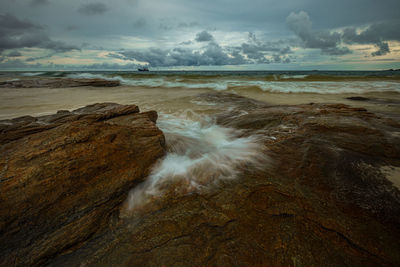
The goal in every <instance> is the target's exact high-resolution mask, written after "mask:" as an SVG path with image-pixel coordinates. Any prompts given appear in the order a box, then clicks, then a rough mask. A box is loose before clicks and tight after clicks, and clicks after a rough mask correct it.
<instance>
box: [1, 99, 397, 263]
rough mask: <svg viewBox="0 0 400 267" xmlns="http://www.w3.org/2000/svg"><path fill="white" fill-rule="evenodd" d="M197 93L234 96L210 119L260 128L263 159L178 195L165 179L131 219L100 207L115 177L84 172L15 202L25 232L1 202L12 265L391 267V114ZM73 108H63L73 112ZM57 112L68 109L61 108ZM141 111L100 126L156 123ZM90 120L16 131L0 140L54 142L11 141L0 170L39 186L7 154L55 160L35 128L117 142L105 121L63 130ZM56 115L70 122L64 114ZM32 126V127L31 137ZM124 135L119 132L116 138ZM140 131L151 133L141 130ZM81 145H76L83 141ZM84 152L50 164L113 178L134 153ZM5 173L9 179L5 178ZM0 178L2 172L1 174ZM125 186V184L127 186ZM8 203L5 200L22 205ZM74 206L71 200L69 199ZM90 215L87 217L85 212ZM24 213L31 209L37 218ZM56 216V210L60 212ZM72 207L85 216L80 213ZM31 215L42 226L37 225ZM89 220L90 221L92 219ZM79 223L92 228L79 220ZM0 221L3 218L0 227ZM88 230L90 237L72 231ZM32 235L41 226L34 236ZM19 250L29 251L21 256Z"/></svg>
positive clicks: (246, 131) (245, 130)
mask: <svg viewBox="0 0 400 267" xmlns="http://www.w3.org/2000/svg"><path fill="white" fill-rule="evenodd" d="M200 98H201V99H202V100H207V101H218V102H219V103H226V104H227V105H229V107H232V106H233V107H234V109H233V111H227V112H226V113H224V114H219V115H218V116H217V122H218V123H219V124H221V125H224V126H227V127H233V128H237V129H238V130H240V131H238V133H240V134H241V135H244V136H246V135H250V134H257V135H259V136H260V138H261V142H260V147H261V149H260V151H263V153H266V154H267V155H268V156H269V157H270V158H271V159H272V163H271V164H270V165H267V164H266V165H265V166H263V167H261V168H255V167H254V166H252V165H251V164H243V166H241V168H240V171H241V174H240V175H239V177H238V178H237V179H236V180H230V181H225V182H221V183H220V184H218V185H216V186H215V187H212V188H209V190H205V191H200V192H191V193H184V192H185V190H179V187H180V186H184V185H182V184H180V183H179V182H177V183H173V184H171V185H170V190H169V191H167V192H166V193H165V194H164V195H162V196H161V197H158V198H157V197H155V198H154V200H153V201H152V202H150V203H149V204H147V206H145V207H142V208H141V209H140V210H138V211H136V213H135V214H133V215H132V217H130V216H127V217H123V218H122V219H117V218H116V217H113V216H112V215H108V214H109V213H107V212H105V210H109V209H105V208H104V206H107V207H109V206H108V204H106V203H109V202H107V201H106V200H104V199H103V197H104V195H103V194H104V192H105V193H106V195H108V196H109V194H111V193H110V192H109V188H108V187H111V188H114V186H115V185H113V184H111V183H114V181H112V182H111V181H110V182H109V183H106V182H104V183H105V184H107V186H106V187H101V185H99V183H100V182H98V183H97V182H96V181H93V182H92V180H90V183H91V184H90V187H89V186H87V185H86V184H84V183H83V182H82V183H80V184H79V188H75V187H72V186H71V185H69V184H68V185H65V184H63V189H64V190H63V189H57V190H59V191H58V192H72V196H74V197H69V198H68V197H64V196H62V197H61V196H58V198H57V201H53V202H51V203H61V204H62V205H57V207H54V206H52V205H51V204H48V205H42V206H41V207H42V209H40V212H38V211H37V210H36V211H35V210H34V209H35V205H34V204H32V205H31V207H32V208H31V209H23V210H24V212H25V213H27V214H28V215H26V217H25V216H24V215H23V216H22V218H29V220H31V221H33V224H32V229H31V230H25V228H26V227H25V228H23V230H21V229H19V228H18V222H24V223H22V224H21V225H24V226H27V225H28V226H29V225H30V224H29V221H28V220H27V219H26V221H21V220H19V219H18V218H19V217H17V215H15V214H19V216H21V213H20V212H19V211H20V210H18V209H17V208H16V209H15V210H12V208H11V207H10V206H8V208H7V209H2V211H4V210H7V211H8V212H9V213H10V214H11V215H13V216H14V217H12V218H14V220H13V221H9V222H8V224H7V225H5V226H2V228H1V229H11V230H12V231H13V232H11V233H10V231H3V232H1V233H2V234H1V237H2V239H1V240H2V242H1V244H4V242H5V241H4V240H6V239H7V238H11V240H14V243H11V245H12V246H11V245H10V247H8V246H2V247H1V249H2V252H1V253H2V254H1V255H7V253H11V252H14V254H12V256H7V257H6V256H2V257H6V258H5V259H7V260H9V259H12V260H15V262H17V263H27V262H28V263H46V264H49V265H52V266H79V265H84V266H85V265H88V266H170V265H174V266H208V265H211V266H232V265H234V266H399V265H400V254H399V251H400V241H399V240H400V231H399V229H400V227H399V226H400V221H399V218H400V191H399V190H398V189H397V188H396V187H394V186H393V184H392V183H391V182H389V181H388V180H387V179H386V177H385V173H383V172H381V171H380V170H381V167H382V166H400V162H399V158H400V138H399V137H400V136H399V134H398V133H399V132H400V124H399V123H398V122H396V121H394V120H391V119H387V118H384V117H379V116H377V115H375V114H372V113H369V112H368V111H366V110H364V109H358V108H352V107H349V106H346V105H341V104H310V105H297V106H270V105H267V104H265V103H262V102H259V101H255V100H248V99H246V98H243V97H240V96H236V95H231V94H209V95H202V96H200ZM227 110H228V109H227ZM72 113H73V114H72V115H70V116H81V114H74V112H72ZM94 114H95V115H96V112H94ZM61 115H67V114H66V112H63V113H62V114H61ZM61 115H60V116H61ZM146 117H147V118H149V117H150V118H152V120H154V118H156V114H155V113H154V112H151V113H139V114H135V115H126V116H115V117H113V118H111V119H108V120H107V121H106V123H105V124H107V129H114V128H113V127H120V126H121V124H122V125H125V126H124V128H123V129H125V130H126V131H128V129H130V128H128V129H127V128H126V125H130V127H132V129H135V130H136V128H135V127H136V126H137V125H143V128H144V129H154V128H151V127H152V126H151V125H153V124H152V121H151V120H148V119H146ZM70 118H71V117H70ZM79 118H80V117H79ZM88 118H90V124H94V125H98V124H101V123H103V124H104V121H100V122H99V121H98V117H97V115H96V116H94V115H93V117H92V116H89V117H86V119H77V120H74V121H73V122H72V123H69V122H68V123H64V124H62V125H61V126H58V127H57V128H53V129H51V130H44V131H42V132H40V133H36V134H32V135H31V138H29V139H28V137H22V138H20V139H18V140H15V141H11V142H8V143H6V144H5V145H3V146H2V148H3V147H6V146H8V145H9V144H13V143H14V142H15V143H18V144H20V145H22V143H21V142H22V141H23V140H25V141H24V142H26V143H32V145H33V144H36V147H38V148H41V147H42V146H45V145H48V146H49V147H51V148H54V149H50V148H48V147H47V146H46V149H35V150H34V152H33V148H31V150H29V149H28V150H27V153H24V155H23V156H22V153H23V151H25V150H23V149H21V150H20V154H21V155H20V156H19V158H20V160H15V161H13V162H15V163H13V164H14V165H9V166H11V167H9V168H8V169H7V168H5V167H2V169H1V170H2V172H3V173H4V172H5V171H7V170H9V169H17V168H20V169H19V170H20V172H23V173H29V175H28V174H26V175H24V176H23V177H27V178H26V180H25V181H26V182H25V183H23V184H19V186H20V188H24V186H25V187H28V189H29V190H28V192H38V190H37V188H33V186H39V185H41V184H40V183H41V181H42V180H41V179H40V178H36V179H37V181H38V182H37V183H36V184H30V183H29V181H30V180H29V179H32V178H30V177H38V176H34V173H32V172H33V169H31V168H32V166H34V165H33V164H31V165H27V167H26V166H25V165H21V167H19V165H17V164H27V163H26V162H33V161H34V160H36V161H37V162H40V159H44V162H43V163H42V164H50V166H51V164H53V162H58V161H57V159H58V158H57V157H58V156H59V153H61V149H60V148H58V147H57V146H55V145H54V144H55V141H54V140H53V138H49V139H48V140H43V139H40V138H39V137H42V136H41V135H44V134H45V133H46V132H50V131H56V130H57V129H60V131H63V132H65V133H67V134H66V136H64V137H63V138H65V139H62V140H63V142H64V143H65V142H66V143H67V144H70V143H71V142H72V141H71V140H76V141H77V143H78V144H80V143H82V144H90V145H92V146H95V144H96V143H101V146H102V147H111V146H109V145H106V143H107V142H110V143H111V144H114V143H115V142H118V140H119V139H118V138H122V136H123V135H122V136H120V135H118V134H115V135H113V134H112V133H111V132H106V133H104V134H103V132H102V131H105V128H103V127H100V126H98V127H100V128H97V129H101V130H98V132H96V134H95V136H96V137H97V139H91V138H94V137H91V136H89V137H88V136H87V135H84V134H79V132H76V131H74V130H72V129H70V128H68V127H76V126H75V125H76V124H80V123H84V122H87V121H88V120H89V119H88ZM20 120H21V122H20V123H22V121H23V122H24V123H28V124H29V123H35V122H34V119H32V118H31V117H25V118H23V119H22V118H21V119H20ZM39 120H43V119H39ZM60 120H68V116H66V117H63V118H62V119H61V118H60ZM64 126H65V127H64ZM85 127H86V126H85ZM108 127H110V128H108ZM153 127H154V126H153ZM74 129H76V128H74ZM118 129H119V128H118ZM110 131H111V130H110ZM121 131H122V130H121ZM131 131H132V130H131ZM85 132H86V131H85ZM108 133H110V134H108ZM34 136H38V137H35V138H33V137H34ZM48 136H52V135H48ZM56 136H57V135H56ZM69 136H71V137H69ZM101 136H104V138H101ZM106 136H107V138H106ZM137 136H140V134H138V135H137ZM57 138H61V137H57ZM126 138H128V137H124V138H122V139H124V140H125V139H126ZM147 138H149V137H146V140H147ZM67 140H69V141H67ZM79 140H88V141H79ZM90 140H93V142H90ZM28 141H29V142H28ZM120 142H121V141H120ZM64 143H63V144H64ZM39 144H41V146H39ZM57 144H58V143H57ZM107 144H108V143H107ZM131 145H132V146H134V144H131ZM167 145H168V144H167ZM64 146H65V147H66V148H68V147H69V146H70V149H69V150H68V149H67V150H66V149H63V150H62V151H65V152H66V153H68V154H69V155H82V154H84V153H83V151H80V150H78V152H75V150H74V149H77V148H79V146H76V145H74V146H71V145H64ZM124 146H125V144H124ZM14 149H17V148H14ZM85 149H86V147H83V148H82V150H85ZM121 149H122V144H121ZM2 151H3V150H2ZM6 151H11V150H6ZM30 151H31V152H30ZM85 151H89V152H88V153H89V155H87V156H85V157H83V158H82V159H81V157H77V159H78V162H76V161H73V162H75V164H72V163H71V165H70V163H68V162H69V161H67V163H61V162H60V163H59V164H60V166H62V167H60V171H58V172H57V173H61V172H63V170H71V171H72V170H73V169H74V168H77V169H79V170H80V172H79V175H78V174H77V173H74V175H69V176H68V177H72V178H73V177H76V176H78V177H83V175H80V173H81V172H83V173H85V174H86V175H84V177H86V178H85V179H91V178H89V177H91V176H92V175H94V174H96V173H99V171H93V169H96V168H100V169H101V171H103V172H104V173H108V174H109V175H110V176H112V177H120V176H119V175H114V174H121V173H122V174H123V173H124V172H125V170H124V169H125V168H129V170H131V172H134V167H130V166H128V164H127V165H126V166H122V165H120V164H122V163H120V161H121V162H126V158H128V157H130V158H129V160H131V158H136V157H135V154H134V155H129V153H130V151H131V149H126V150H124V151H125V152H124V153H126V154H124V156H123V157H122V156H121V157H118V158H114V157H116V156H111V157H113V158H111V159H109V161H108V164H112V163H111V162H114V163H113V164H117V166H116V167H115V168H112V169H110V170H108V169H107V168H106V167H104V165H103V164H102V163H103V162H102V161H101V160H100V158H102V159H103V160H107V159H108V157H107V158H106V157H104V156H102V155H98V154H101V153H103V152H102V151H103V150H102V149H101V150H100V149H98V150H93V152H90V151H91V150H89V149H86V150H85ZM107 151H108V150H107ZM2 153H3V152H2ZM52 153H56V154H52ZM48 154H52V155H54V157H52V158H46V156H45V155H48ZM114 154H115V153H110V154H109V155H114ZM2 155H4V154H2ZM16 155H17V154H16ZM18 155H19V154H18ZM59 157H60V158H61V156H59ZM92 157H94V158H96V164H95V165H91V163H90V162H89V159H90V158H92ZM15 158H16V157H15ZM79 159H81V160H79ZM63 162H65V158H64V160H63ZM134 162H136V161H134ZM57 164H58V163H57ZM62 164H64V165H62ZM135 164H136V163H135ZM2 166H4V165H2ZM82 166H87V167H85V168H83V167H82ZM127 166H128V167H127ZM135 168H137V167H136V166H135ZM49 169H50V170H53V168H49ZM71 171H70V172H71ZM64 172H65V171H64ZM43 173H45V171H43ZM57 175H59V174H57ZM63 175H65V176H67V174H63ZM95 176H96V175H95ZM2 177H3V176H2ZM21 177H22V176H21ZM40 177H41V176H40ZM97 177H99V175H97ZM100 177H103V176H100ZM28 178H29V179H28ZM12 179H15V178H11V177H10V180H12ZM81 179H84V178H81ZM97 179H98V178H97ZM103 179H104V180H106V178H105V177H103V178H101V179H100V180H101V181H103ZM114 179H117V181H116V182H117V184H118V183H119V182H118V178H114ZM43 181H44V183H47V184H46V185H42V187H40V189H45V188H47V187H48V188H57V187H56V186H55V185H53V184H52V183H51V181H50V180H49V179H47V180H46V179H45V180H43ZM107 181H108V180H107ZM4 182H7V181H2V183H4ZM37 184H39V185H37ZM183 184H184V183H183ZM85 185H86V186H85ZM134 185H135V183H134V182H132V183H131V186H134ZM68 186H69V187H68ZM92 187H93V189H92ZM65 188H71V189H68V190H65ZM96 188H97V189H96ZM2 190H3V188H2ZM19 190H22V192H24V191H23V190H27V189H18V190H14V192H15V194H16V196H15V198H16V199H18V198H22V197H21V196H19V195H17V192H21V191H19ZM57 190H56V189H53V190H48V191H46V192H47V193H46V194H39V193H37V194H36V198H33V199H35V200H36V201H37V200H40V199H41V198H42V197H43V198H45V197H46V198H51V199H53V198H54V197H55V196H54V195H53V194H55V193H53V191H54V192H57ZM121 190H122V189H121ZM110 191H111V190H110ZM2 193H3V191H2ZM65 194H67V193H65ZM75 195H82V197H80V198H78V197H76V196H75ZM87 195H88V197H86V198H85V196H87ZM94 195H96V196H97V197H99V198H100V200H99V201H98V202H96V205H94V206H96V208H95V207H94V206H93V205H92V204H85V203H92V202H91V200H92V199H95V197H94ZM2 196H3V194H2ZM9 198H12V197H9ZM110 198H111V197H110ZM110 198H109V199H110ZM64 199H66V200H64ZM74 199H79V201H80V202H79V203H80V204H77V203H75V202H74ZM111 199H113V198H111ZM58 200H60V202H58ZM1 201H3V200H2V199H1ZM24 203H25V202H24ZM30 203H32V202H30ZM39 203H42V202H40V201H39ZM49 203H50V202H49ZM74 203H75V204H74ZM110 203H112V204H113V205H114V206H113V209H112V210H113V211H115V214H117V210H118V208H119V207H120V206H119V203H120V200H118V201H115V202H114V201H110ZM11 204H12V205H14V206H15V207H20V206H22V207H23V206H24V205H28V204H23V205H22V204H18V203H16V204H13V203H11ZM11 204H9V205H11ZM97 204H98V205H97ZM73 206H75V207H76V208H75V209H73V208H72V207H73ZM82 206H83V208H82ZM110 206H111V204H110ZM60 207H61V208H60ZM64 207H71V209H67V212H60V213H57V211H56V210H58V209H61V210H62V209H63V208H64ZM2 208H3V207H2ZM82 209H83V210H82ZM103 211H104V213H103ZM88 213H89V214H97V215H96V216H95V215H93V216H92V215H86V216H85V214H88ZM99 213H100V214H99ZM29 214H31V215H29ZM32 214H40V216H38V218H36V217H34V216H33V215H32ZM54 214H64V215H63V216H65V217H63V216H61V215H58V216H54ZM81 214H83V215H82V217H81V218H82V220H84V221H85V223H82V222H81V221H79V219H78V218H79V216H80V215H81ZM104 214H106V215H104ZM113 214H114V213H113ZM46 216H48V217H46ZM32 217H33V219H32ZM40 218H43V219H40ZM47 218H53V220H54V221H51V222H49V221H48V220H47ZM89 219H90V220H89ZM110 219H111V220H110ZM36 220H38V222H39V221H40V225H43V227H39V226H38V225H39V224H38V222H37V221H36ZM69 220H71V221H72V222H73V223H75V224H76V225H78V226H76V227H72V226H69V224H68V223H66V222H68V221H69ZM91 220H93V221H95V222H93V223H92V222H91ZM88 221H89V222H88ZM110 221H111V223H110ZM86 222H87V223H86ZM73 223H72V224H73ZM49 225H50V226H49ZM60 225H62V226H60ZM82 225H91V226H90V227H88V228H86V229H85V228H84V227H83V226H82ZM93 225H95V226H96V227H98V228H100V229H101V230H99V229H98V228H96V227H95V228H96V230H95V231H94V232H91V231H90V229H93V228H92V227H93ZM98 225H99V226H98ZM6 226H7V227H9V228H4V227H6ZM11 226H13V227H11ZM35 227H36V228H35ZM39 228H40V229H39ZM57 229H58V231H57ZM77 229H80V230H77ZM88 229H89V230H88ZM19 231H22V232H23V233H25V235H26V236H28V238H29V237H30V240H31V241H25V239H24V238H23V236H22V235H18V233H19ZM89 232H90V233H91V235H90V236H84V235H82V234H80V233H89ZM32 233H35V234H36V233H39V234H37V236H36V235H35V234H32ZM3 237H4V238H3ZM66 237H68V238H66ZM58 238H64V242H65V243H62V242H61V241H60V242H58V241H59V239H58ZM37 240H39V241H37ZM71 240H75V243H71ZM56 241H57V242H56ZM19 242H21V243H19ZM18 244H22V245H18ZM51 244H58V245H57V246H55V248H57V249H53V246H52V245H51ZM21 248H24V249H21ZM4 251H5V252H4ZM31 251H32V252H31ZM24 253H26V254H28V255H29V257H30V258H34V259H39V260H36V261H29V260H27V258H28V257H26V256H25V254H24ZM32 255H34V256H35V257H32ZM9 262H10V261H6V263H9Z"/></svg>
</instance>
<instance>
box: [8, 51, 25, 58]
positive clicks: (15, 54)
mask: <svg viewBox="0 0 400 267" xmlns="http://www.w3.org/2000/svg"><path fill="white" fill-rule="evenodd" d="M20 56H22V54H21V53H20V52H18V51H11V52H10V53H8V54H7V57H20Z"/></svg>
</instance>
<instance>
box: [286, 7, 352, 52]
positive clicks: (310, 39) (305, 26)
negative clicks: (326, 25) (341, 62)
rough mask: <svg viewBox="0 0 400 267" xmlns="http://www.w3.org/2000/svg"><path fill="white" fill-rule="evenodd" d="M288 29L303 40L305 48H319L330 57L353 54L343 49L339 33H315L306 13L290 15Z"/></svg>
mask: <svg viewBox="0 0 400 267" xmlns="http://www.w3.org/2000/svg"><path fill="white" fill-rule="evenodd" d="M286 24H287V25H288V27H289V28H290V29H291V30H292V31H293V32H294V33H295V34H296V35H297V36H298V37H299V38H300V39H301V41H302V43H303V46H304V47H305V48H318V49H321V51H322V53H324V54H328V55H344V54H348V53H351V51H350V50H349V49H348V48H346V47H341V46H340V44H341V35H340V34H339V33H337V32H333V33H331V32H328V31H313V29H312V23H311V20H310V17H309V16H308V14H307V13H306V12H304V11H300V12H299V13H294V12H292V13H290V15H289V16H288V17H287V18H286Z"/></svg>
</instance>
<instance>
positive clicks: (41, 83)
mask: <svg viewBox="0 0 400 267" xmlns="http://www.w3.org/2000/svg"><path fill="white" fill-rule="evenodd" d="M118 85H120V82H119V81H117V80H112V81H110V80H103V79H69V78H53V79H52V78H40V79H22V80H14V81H4V82H0V88H2V87H3V88H66V87H80V86H93V87H114V86H118Z"/></svg>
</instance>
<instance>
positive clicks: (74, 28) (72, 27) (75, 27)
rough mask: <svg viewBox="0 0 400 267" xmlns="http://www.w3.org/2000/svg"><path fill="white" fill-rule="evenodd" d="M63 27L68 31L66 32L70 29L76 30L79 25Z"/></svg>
mask: <svg viewBox="0 0 400 267" xmlns="http://www.w3.org/2000/svg"><path fill="white" fill-rule="evenodd" d="M64 29H65V30H66V31H68V32H71V31H76V30H78V29H79V27H78V26H76V25H67V26H65V27H64Z"/></svg>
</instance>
